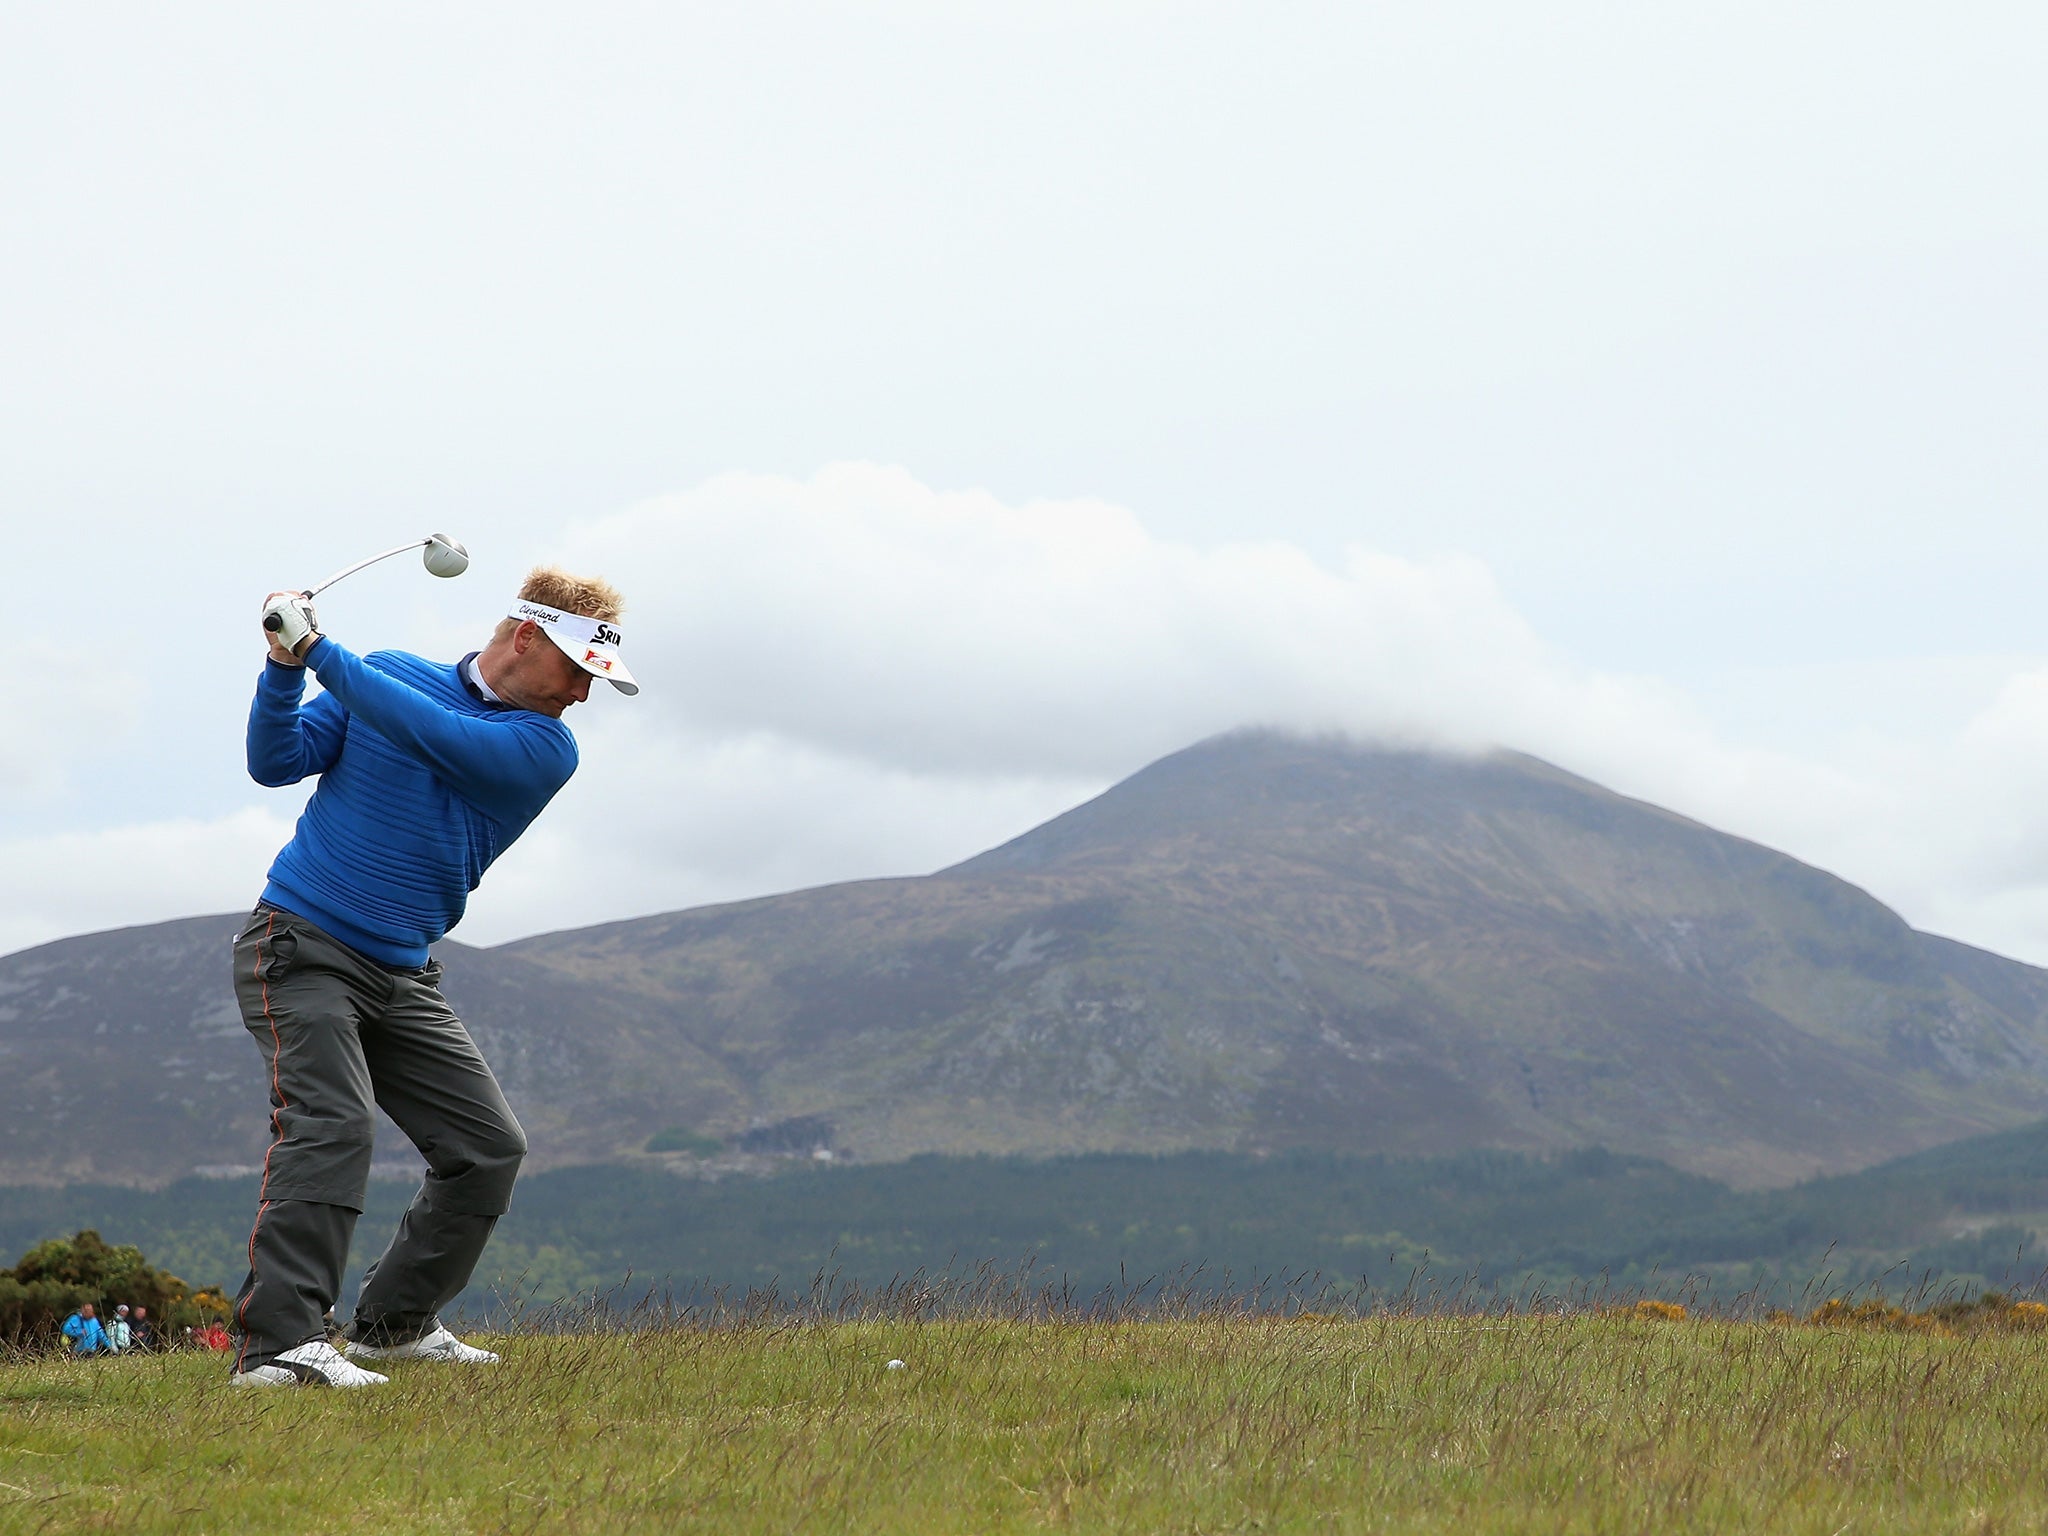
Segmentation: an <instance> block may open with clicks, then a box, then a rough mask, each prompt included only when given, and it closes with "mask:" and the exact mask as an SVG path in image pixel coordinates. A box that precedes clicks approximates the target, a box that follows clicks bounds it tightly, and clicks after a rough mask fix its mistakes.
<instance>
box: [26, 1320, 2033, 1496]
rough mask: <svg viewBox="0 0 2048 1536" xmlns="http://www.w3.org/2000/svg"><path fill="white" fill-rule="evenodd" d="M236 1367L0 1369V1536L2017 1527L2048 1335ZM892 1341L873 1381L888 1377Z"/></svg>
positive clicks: (841, 1343)
mask: <svg viewBox="0 0 2048 1536" xmlns="http://www.w3.org/2000/svg"><path fill="white" fill-rule="evenodd" d="M494 1342H495V1343H496V1345H497V1347H499V1348H500V1349H502V1350H503V1351H504V1353H505V1361H504V1363H503V1364H502V1365H499V1366H495V1367H480V1368H463V1367H457V1366H448V1365H439V1364H427V1363H415V1364H410V1365H408V1364H397V1365H394V1366H393V1367H392V1368H391V1376H392V1381H391V1384H390V1385H389V1386H387V1387H382V1388H377V1389H372V1390H368V1391H358V1392H336V1391H324V1390H314V1389H303V1388H289V1389H273V1390H267V1391H254V1390H236V1389H232V1388H230V1387H229V1386H228V1384H227V1379H226V1375H225V1372H224V1368H223V1364H222V1360H221V1358H220V1357H217V1356H201V1355H197V1354H174V1355H168V1356H156V1357H132V1356H131V1357H126V1358H120V1359H101V1360H81V1361H72V1360H66V1359H55V1358H43V1359H34V1360H20V1361H17V1362H15V1363H12V1364H7V1365H4V1366H0V1501H4V1502H0V1530H5V1531H9V1532H13V1531H23V1532H27V1531H47V1532H59V1531H85V1530H92V1531H102V1530H104V1531H124V1532H127V1531H133V1532H169V1531H180V1532H194V1533H201V1532H205V1533H211V1532H235V1531H262V1532H266V1533H279V1532H326V1531H344V1532H357V1531H360V1532H371V1531H375V1532H414V1531H507V1532H518V1531H590V1532H657V1531H659V1532H669V1531H717V1532H725V1533H748V1532H757V1531H759V1532H790V1531H863V1532H891V1531H902V1532H917V1533H925V1532H931V1533H939V1532H947V1533H968V1532H1003V1531H1038V1530H1042V1529H1045V1528H1047V1527H1061V1528H1064V1529H1068V1530H1074V1531H1122V1532H1132V1533H1148V1532H1188V1533H1193V1532H1224V1531H1264V1532H1294V1531H1299V1532H1327V1531H1390V1532H1404V1531H1459V1532H1546V1531H1555V1532H1589V1533H1591V1532H1617V1533H1620V1532H1652V1531H1655V1532H1668V1531H1717V1532H1719V1531H1773V1532H1776V1531H1784V1532H1811V1533H1814V1536H1835V1533H1841V1532H1878V1531H1885V1532H1896V1531H1941V1532H1982V1533H1990V1532H2012V1531H2028V1530H2038V1529H2043V1528H2048V1440H2044V1436H2048V1373H2044V1372H2043V1370H2042V1369H2041V1366H2042V1356H2043V1348H2044V1335H2043V1334H2042V1333H2040V1332H2038V1331H2026V1330H1986V1331H1978V1332H1968V1333H1964V1334H1961V1335H1959V1336H1944V1335H1941V1334H1938V1333H1929V1332H1904V1331H1901V1332H1886V1331H1871V1330H1861V1329H1832V1328H1820V1327H1812V1326H1805V1325H1784V1324H1767V1323H1736V1322H1717V1321H1691V1320H1687V1321H1650V1320H1637V1319H1634V1318H1625V1317H1611V1316H1578V1317H1519V1318H1514V1319H1506V1318H1501V1317H1491V1318H1457V1317H1417V1316H1407V1317H1402V1316H1392V1315H1389V1316H1382V1317H1368V1318H1364V1319H1356V1318H1344V1319H1336V1318H1320V1317H1313V1316H1311V1317H1307V1318H1297V1319H1286V1318H1280V1317H1270V1316H1266V1317H1259V1316H1245V1315H1228V1314H1219V1315H1216V1316H1210V1317H1197V1318H1192V1319H1182V1320H1175V1321H1119V1322H1082V1321H1051V1322H1027V1321H1019V1320H1016V1319H1011V1318H1001V1319H971V1318H970V1319H964V1320H956V1321H939V1322H933V1321H922V1322H919V1321H906V1322H891V1321H864V1322H823V1323H821V1322H816V1321H804V1322H779V1323H767V1322H762V1323H754V1324H747V1325H742V1326H734V1327H728V1328H673V1329H664V1330H660V1331H651V1332H645V1333H641V1334H638V1335H633V1334H625V1333H618V1332H611V1333H584V1334H542V1333H533V1334H523V1335H518V1336H514V1337H510V1338H505V1339H500V1340H496V1341H494ZM891 1359H901V1360H903V1361H904V1362H905V1366H904V1368H903V1369H901V1370H896V1371H892V1370H889V1369H887V1362H888V1361H889V1360H891Z"/></svg>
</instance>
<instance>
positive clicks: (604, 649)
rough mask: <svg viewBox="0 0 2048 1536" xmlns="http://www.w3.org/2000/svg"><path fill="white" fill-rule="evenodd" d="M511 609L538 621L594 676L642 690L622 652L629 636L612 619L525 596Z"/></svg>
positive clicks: (631, 690)
mask: <svg viewBox="0 0 2048 1536" xmlns="http://www.w3.org/2000/svg"><path fill="white" fill-rule="evenodd" d="M507 612H508V613H509V615H510V616H511V617H512V618H515V619H524V620H526V621H528V622H529V623H533V624H538V625H539V626H540V627H541V629H542V630H543V631H544V632H545V633H546V635H547V637H548V638H549V639H550V640H552V641H554V642H555V644H556V645H557V646H558V647H560V648H561V651H562V654H563V655H565V656H567V657H568V658H569V659H570V660H571V661H573V662H575V663H576V665H577V666H579V667H581V668H582V669H583V670H584V671H586V672H588V673H589V674H590V675H591V676H592V677H601V678H603V679H604V680H605V681H606V682H608V683H610V684H611V685H612V686H613V687H614V688H616V689H618V690H619V692H621V693H623V694H626V695H627V696H628V697H630V696H632V695H633V694H636V693H638V692H639V691H640V685H639V684H638V683H636V682H634V681H633V674H632V673H630V672H628V671H627V670H626V663H625V660H624V658H622V657H621V656H620V655H619V647H620V646H621V645H622V644H624V643H625V637H624V636H623V635H621V634H620V633H619V626H618V625H616V624H614V623H612V622H611V621H610V620H609V619H586V618H585V617H584V616H583V615H582V614H580V613H564V612H563V611H562V610H561V609H559V608H550V607H548V605H547V604H545V603H529V602H527V601H526V600H525V599H524V598H520V599H519V600H518V601H516V602H514V603H513V604H512V606H511V608H510V609H508V610H507Z"/></svg>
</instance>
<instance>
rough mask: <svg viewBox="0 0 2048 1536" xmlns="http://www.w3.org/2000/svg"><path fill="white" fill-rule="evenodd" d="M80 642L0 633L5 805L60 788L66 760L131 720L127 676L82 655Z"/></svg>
mask: <svg viewBox="0 0 2048 1536" xmlns="http://www.w3.org/2000/svg"><path fill="white" fill-rule="evenodd" d="M85 643H86V642H85V637H83V636H80V637H78V638H76V639H66V640H63V641H57V640H45V639H30V638H26V637H24V636H23V635H21V634H19V633H15V632H7V631H0V661H4V663H5V665H6V668H7V676H8V699H7V728H6V729H5V730H4V731H0V796H4V797H5V798H6V800H7V801H8V802H10V803H13V804H19V803H21V802H23V801H26V800H29V799H31V798H35V797H41V796H46V795H49V794H50V793H52V792H53V791H55V790H57V789H59V788H61V787H62V785H63V784H64V782H65V774H66V769H67V768H68V767H69V765H70V764H72V763H74V762H76V761H77V760H79V759H80V758H82V757H84V756H85V755H86V754H87V752H88V751H89V749H90V748H91V747H92V746H94V745H95V744H98V743H102V742H104V741H106V740H107V739H108V738H109V737H114V736H119V735H120V734H122V733H123V732H125V731H126V730H127V729H128V728H129V727H130V726H131V725H132V724H133V721H134V709H133V706H132V702H131V701H132V699H133V696H134V693H135V689H136V684H135V679H134V678H133V677H131V676H129V675H128V674H127V673H125V672H124V671H122V670H121V669H120V668H119V667H112V666H109V665H107V663H106V661H105V660H104V658H102V657H101V656H99V655H97V654H95V655H93V656H92V657H91V659H90V660H89V661H88V660H86V659H85V652H84V649H83V647H84V645H85Z"/></svg>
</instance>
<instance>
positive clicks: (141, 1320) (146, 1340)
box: [128, 1306, 156, 1353]
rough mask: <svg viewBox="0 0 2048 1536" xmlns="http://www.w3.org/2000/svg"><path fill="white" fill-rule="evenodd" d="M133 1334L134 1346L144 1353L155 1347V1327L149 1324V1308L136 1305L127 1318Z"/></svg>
mask: <svg viewBox="0 0 2048 1536" xmlns="http://www.w3.org/2000/svg"><path fill="white" fill-rule="evenodd" d="M128 1326H129V1328H130V1329H132V1330H133V1331H134V1334H135V1347H136V1348H137V1349H139V1350H142V1351H143V1352H144V1353H147V1352H148V1351H150V1350H152V1349H154V1348H156V1329H155V1328H153V1327H151V1326H150V1322H149V1308H147V1307H143V1306H138V1307H137V1308H136V1309H135V1311H134V1312H133V1313H132V1314H130V1316H129V1318H128Z"/></svg>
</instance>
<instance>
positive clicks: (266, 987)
mask: <svg viewBox="0 0 2048 1536" xmlns="http://www.w3.org/2000/svg"><path fill="white" fill-rule="evenodd" d="M276 926H277V914H276V913H275V912H273V913H271V914H270V920H269V921H268V922H266V923H265V924H264V925H263V939H267V938H269V937H270V932H271V930H272V929H273V928H275V927H276ZM263 939H258V940H257V941H256V968H255V970H253V971H252V972H251V973H250V975H251V976H252V977H253V978H254V979H255V980H256V981H257V982H258V983H260V984H261V986H262V988H263V1022H264V1023H266V1024H268V1025H269V1026H270V1131H271V1137H270V1145H269V1147H267V1148H266V1149H265V1150H264V1153H263V1182H262V1183H261V1184H260V1185H258V1186H257V1189H256V1221H255V1224H254V1225H253V1226H251V1227H250V1228H249V1278H250V1279H251V1281H254V1280H255V1278H256V1234H257V1232H258V1231H260V1230H261V1229H262V1226H263V1213H264V1212H265V1211H267V1210H269V1209H270V1201H269V1200H268V1199H267V1198H266V1196H267V1195H268V1194H269V1191H270V1154H271V1153H272V1152H275V1151H276V1150H277V1147H278V1143H279V1142H281V1141H283V1140H284V1122H283V1121H282V1120H280V1119H279V1118H278V1116H279V1115H281V1114H282V1113H283V1112H284V1111H285V1110H286V1109H287V1108H288V1107H289V1106H288V1105H287V1104H286V1103H285V1098H284V1084H283V1083H282V1082H281V1081H279V1079H278V1075H277V1058H278V1057H279V1056H280V1055H282V1054H283V1052H284V1041H283V1039H282V1038H280V1037H279V1035H278V1033H277V1020H276V1019H274V1018H272V1017H271V1015H270V982H269V980H268V979H267V978H265V976H264V974H263ZM255 1299H256V1287H255V1285H254V1284H251V1285H250V1287H249V1294H248V1295H247V1296H244V1297H243V1298H242V1305H241V1309H240V1310H239V1311H238V1312H237V1313H236V1314H235V1326H236V1327H237V1328H238V1329H240V1330H241V1334H242V1347H241V1348H240V1349H239V1350H237V1351H236V1353H235V1369H236V1370H238V1371H239V1370H240V1369H241V1368H242V1362H243V1361H245V1360H247V1359H248V1358H249V1329H248V1322H249V1303H250V1302H252V1301H254V1300H255Z"/></svg>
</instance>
